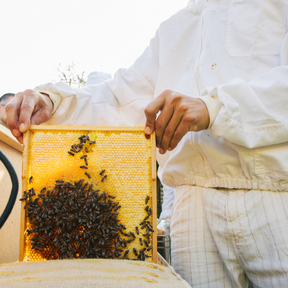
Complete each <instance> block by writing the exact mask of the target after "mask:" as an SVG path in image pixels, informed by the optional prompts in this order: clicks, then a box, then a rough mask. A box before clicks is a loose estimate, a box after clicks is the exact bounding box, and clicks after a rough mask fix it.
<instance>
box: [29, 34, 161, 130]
mask: <svg viewBox="0 0 288 288" xmlns="http://www.w3.org/2000/svg"><path fill="white" fill-rule="evenodd" d="M158 48H159V47H158V32H157V33H156V35H155V37H154V38H153V39H152V40H151V42H150V45H149V46H148V47H147V48H146V49H145V51H144V53H143V54H142V55H141V56H140V57H139V58H138V59H137V60H136V61H135V63H134V64H133V65H132V66H131V67H130V68H128V69H119V70H118V71H117V72H116V73H115V76H114V78H113V79H111V80H108V81H105V82H104V83H101V84H96V85H88V86H85V87H83V88H72V87H70V86H68V85H66V84H65V83H63V82H59V83H56V84H53V83H47V84H43V85H40V86H38V87H36V88H35V91H38V92H45V93H48V94H49V95H50V97H51V98H52V101H53V102H54V105H55V106H56V109H55V112H54V114H53V115H52V118H51V119H50V120H49V121H48V122H46V123H45V124H52V125H78V126H79V125H96V126H131V125H144V123H145V114H144V109H145V107H146V106H147V104H148V103H149V102H150V101H151V100H152V99H153V98H154V90H155V83H156V82H155V81H156V79H157V74H158V62H159V61H158Z"/></svg>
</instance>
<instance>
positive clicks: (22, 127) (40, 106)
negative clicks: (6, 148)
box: [5, 89, 53, 144]
mask: <svg viewBox="0 0 288 288" xmlns="http://www.w3.org/2000/svg"><path fill="white" fill-rule="evenodd" d="M52 111H53V103H52V101H51V100H50V98H49V96H48V95H47V94H44V93H43V94H41V93H38V92H35V91H34V90H31V89H28V90H25V91H24V92H19V93H17V94H16V95H15V96H14V97H13V99H12V100H11V101H10V102H9V103H8V104H7V105H6V106H5V112H6V119H5V121H6V123H7V126H8V128H9V129H10V130H11V132H12V134H13V135H14V136H15V137H16V138H17V140H18V141H19V142H20V143H21V144H23V133H24V132H26V131H27V130H28V128H29V126H30V125H39V124H41V123H43V122H46V121H48V120H49V119H50V118H51V116H52Z"/></svg>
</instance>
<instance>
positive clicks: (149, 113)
mask: <svg viewBox="0 0 288 288" xmlns="http://www.w3.org/2000/svg"><path fill="white" fill-rule="evenodd" d="M164 103H165V100H164V99H163V98H162V97H160V96H158V97H157V98H155V99H154V100H153V101H151V102H150V103H149V104H148V105H147V107H146V108H145V110H144V112H145V116H146V123H145V133H146V134H148V135H150V134H152V132H153V131H154V129H155V126H154V125H155V119H156V117H157V113H158V112H159V111H160V110H161V109H162V107H163V105H164Z"/></svg>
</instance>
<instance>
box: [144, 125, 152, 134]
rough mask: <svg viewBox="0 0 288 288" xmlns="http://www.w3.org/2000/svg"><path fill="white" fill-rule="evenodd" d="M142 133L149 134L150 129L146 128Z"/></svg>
mask: <svg viewBox="0 0 288 288" xmlns="http://www.w3.org/2000/svg"><path fill="white" fill-rule="evenodd" d="M144 132H145V133H146V134H151V129H150V127H148V126H146V127H145V131H144Z"/></svg>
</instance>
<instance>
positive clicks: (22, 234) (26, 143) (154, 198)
mask: <svg viewBox="0 0 288 288" xmlns="http://www.w3.org/2000/svg"><path fill="white" fill-rule="evenodd" d="M144 128H145V127H97V126H45V125H41V126H38V125H31V126H30V128H29V130H28V131H27V132H26V133H25V134H24V141H23V163H22V190H23V191H26V190H27V183H28V179H27V175H28V159H29V139H30V134H31V132H32V133H34V132H37V131H38V132H39V131H43V130H45V131H53V130H55V131H59V130H60V131H65V130H69V131H74V130H75V131H77V130H79V131H107V132H113V131H115V132H119V131H123V132H133V131H135V132H143V133H144ZM150 141H151V174H152V175H151V181H152V215H153V220H152V224H153V227H157V195H156V194H157V189H156V183H157V173H156V145H155V143H156V139H155V133H153V134H152V135H151V136H150ZM25 203H26V201H22V203H21V218H20V247H19V261H27V259H24V251H25V238H26V236H25V229H26V215H25V209H24V205H25ZM152 243H153V250H152V261H153V262H154V263H157V262H158V256H157V230H156V229H155V232H154V233H153V234H152Z"/></svg>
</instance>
